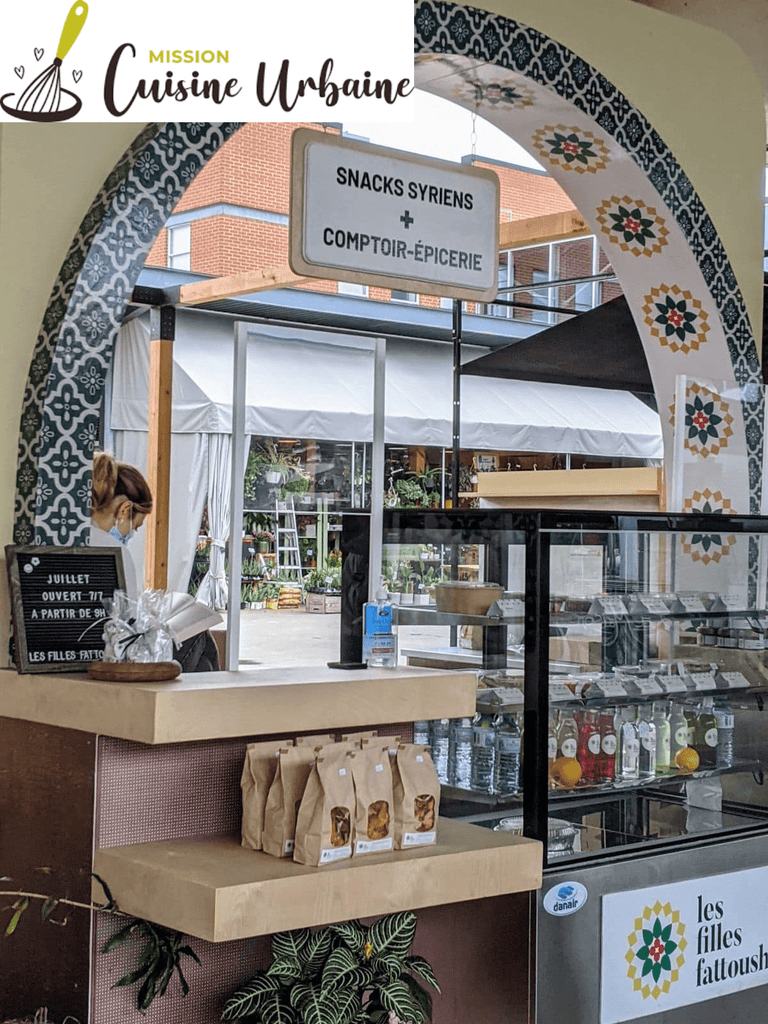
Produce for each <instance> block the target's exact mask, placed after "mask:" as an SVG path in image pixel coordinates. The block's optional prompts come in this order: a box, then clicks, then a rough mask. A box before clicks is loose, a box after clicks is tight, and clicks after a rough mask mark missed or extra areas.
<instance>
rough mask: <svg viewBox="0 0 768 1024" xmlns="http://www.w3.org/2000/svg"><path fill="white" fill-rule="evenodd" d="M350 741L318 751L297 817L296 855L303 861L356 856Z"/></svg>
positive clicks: (324, 860)
mask: <svg viewBox="0 0 768 1024" xmlns="http://www.w3.org/2000/svg"><path fill="white" fill-rule="evenodd" d="M340 748H346V744H339V743H334V744H331V745H329V746H327V747H325V748H323V750H322V751H320V753H319V754H318V757H317V760H316V761H315V764H314V767H313V768H312V772H311V774H310V776H309V781H308V782H307V786H306V789H305V790H304V798H303V799H302V801H301V807H300V808H299V815H298V818H297V821H296V845H295V847H294V850H293V859H294V860H295V861H297V862H298V863H299V864H311V865H315V866H318V865H321V864H331V863H333V862H334V861H337V860H344V859H345V858H347V857H351V856H352V838H353V837H352V828H353V815H354V809H355V787H354V784H353V782H352V771H351V768H350V765H349V761H348V759H347V749H340Z"/></svg>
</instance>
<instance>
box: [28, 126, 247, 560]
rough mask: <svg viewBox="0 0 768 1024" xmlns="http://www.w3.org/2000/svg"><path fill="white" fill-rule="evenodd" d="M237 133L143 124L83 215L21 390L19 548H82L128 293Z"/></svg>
mask: <svg viewBox="0 0 768 1024" xmlns="http://www.w3.org/2000/svg"><path fill="white" fill-rule="evenodd" d="M239 126H240V125H239V124H238V123H234V122H232V123H225V122H220V123H217V124H212V123H203V122H201V123H184V124H177V123H167V124H162V125H161V124H153V125H150V126H149V127H148V128H146V129H145V130H144V131H143V132H142V133H141V134H140V135H139V136H138V137H137V139H136V140H135V141H134V143H133V144H132V146H131V147H130V148H129V150H128V151H127V152H126V153H125V155H124V156H123V157H122V159H121V160H120V161H119V163H118V164H117V166H116V167H115V169H114V170H113V171H112V173H111V174H110V176H109V177H108V178H107V180H106V181H105V183H104V185H103V186H102V188H101V190H100V191H99V194H98V195H97V197H96V199H95V200H94V202H93V204H92V205H91V208H90V209H89V210H88V213H87V214H86V215H85V217H84V219H83V221H82V223H81V225H80V228H79V230H78V233H77V235H76V237H75V239H74V241H73V242H72V245H71V246H70V249H69V252H68V253H67V256H66V259H65V260H64V263H63V264H62V267H61V270H60V272H59V276H58V278H57V280H56V283H55V285H54V287H53V291H52V292H51V297H50V299H49V302H48V307H47V309H46V312H45V316H44V317H43V324H42V327H41V330H40V333H39V335H38V338H37V343H36V345H35V351H34V355H33V357H32V363H31V366H30V372H29V377H28V380H27V386H26V389H25V393H24V400H23V405H22V413H21V425H20V432H19V452H18V462H17V472H16V506H15V515H14V540H15V542H16V543H17V544H25V543H30V542H31V541H32V540H34V541H35V543H38V544H84V543H87V542H88V518H89V506H90V472H91V465H90V464H91V455H92V453H93V447H94V444H95V442H96V439H97V433H98V423H99V416H100V406H101V401H102V397H103V391H104V382H105V379H106V374H107V370H108V368H109V363H110V360H111V357H112V349H113V345H114V341H115V337H116V335H117V331H118V329H119V327H120V323H121V321H122V318H123V315H124V313H125V309H126V306H127V304H128V301H129V299H130V297H131V293H132V290H133V286H134V284H135V283H136V280H137V278H138V276H139V272H140V271H141V268H142V266H143V265H144V259H145V257H146V255H147V253H148V252H149V250H150V248H151V247H152V244H153V242H154V241H155V238H156V237H157V235H158V233H159V232H160V229H161V228H162V227H163V225H164V224H165V221H166V219H167V217H168V215H169V214H170V212H171V210H172V209H173V208H174V206H175V205H176V203H177V202H178V200H179V198H180V197H181V195H182V194H183V192H184V190H185V189H186V188H187V186H188V185H189V184H190V182H191V181H192V180H193V178H194V177H195V175H196V174H197V173H198V172H199V171H200V170H201V168H202V167H204V166H205V164H206V162H207V161H208V160H209V159H210V157H211V156H213V154H214V153H215V152H216V150H217V149H218V148H219V147H220V146H221V145H222V143H224V142H225V141H226V140H227V139H228V138H229V137H230V136H231V135H232V134H233V132H235V131H236V130H237V128H238V127H239Z"/></svg>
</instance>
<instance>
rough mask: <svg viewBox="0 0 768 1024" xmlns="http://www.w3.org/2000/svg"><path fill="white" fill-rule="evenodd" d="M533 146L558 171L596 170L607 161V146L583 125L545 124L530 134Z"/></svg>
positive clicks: (601, 167)
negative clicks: (577, 126)
mask: <svg viewBox="0 0 768 1024" xmlns="http://www.w3.org/2000/svg"><path fill="white" fill-rule="evenodd" d="M533 146H534V149H535V150H536V152H537V153H538V154H539V155H540V156H541V157H542V159H543V160H545V161H548V162H549V163H551V164H552V165H553V166H555V167H559V168H560V170H561V171H576V172H577V173H578V174H584V173H585V172H588V173H589V174H596V173H597V172H598V171H601V170H603V168H604V167H606V166H607V165H608V164H609V163H610V159H611V158H610V154H609V152H608V147H607V146H606V145H605V143H604V142H603V140H602V139H601V138H598V136H597V135H594V134H593V133H592V132H590V131H587V130H586V129H585V128H573V127H571V128H568V127H566V126H565V125H563V124H557V125H551V124H548V125H545V126H544V127H543V128H539V130H538V131H536V132H534V135H533Z"/></svg>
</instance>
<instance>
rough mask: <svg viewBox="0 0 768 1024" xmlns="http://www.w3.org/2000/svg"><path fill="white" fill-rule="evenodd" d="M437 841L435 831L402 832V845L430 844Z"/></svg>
mask: <svg viewBox="0 0 768 1024" xmlns="http://www.w3.org/2000/svg"><path fill="white" fill-rule="evenodd" d="M435 842H437V832H436V831H435V830H434V829H433V830H432V831H431V832H403V846H431V845H432V844H433V843H435Z"/></svg>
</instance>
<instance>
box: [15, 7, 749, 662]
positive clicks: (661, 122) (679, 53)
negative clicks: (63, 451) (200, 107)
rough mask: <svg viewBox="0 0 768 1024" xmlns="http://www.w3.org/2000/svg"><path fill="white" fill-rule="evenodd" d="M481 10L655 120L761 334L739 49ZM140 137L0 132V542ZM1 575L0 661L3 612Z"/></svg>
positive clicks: (68, 130)
mask: <svg viewBox="0 0 768 1024" xmlns="http://www.w3.org/2000/svg"><path fill="white" fill-rule="evenodd" d="M483 6H484V7H485V8H486V9H488V10H490V11H493V12H495V13H497V14H501V15H503V16H505V17H508V18H514V19H516V20H519V21H522V22H524V23H526V24H528V25H531V26H533V27H535V28H538V29H540V30H541V31H542V32H545V33H547V34H548V35H551V36H552V37H553V38H555V39H556V40H558V41H559V42H561V43H563V44H564V45H566V46H568V47H569V48H570V49H572V50H574V51H575V52H577V53H578V54H579V55H580V56H582V57H583V58H584V59H585V60H586V61H588V62H589V63H590V64H592V65H593V66H595V67H597V68H598V69H600V70H601V71H602V72H603V74H604V75H605V76H606V77H607V78H608V79H610V80H611V81H613V82H614V84H615V85H616V86H617V87H618V88H619V89H621V91H622V92H624V93H625V94H626V95H627V96H628V98H630V99H631V100H632V101H633V102H634V103H635V104H636V105H637V106H638V107H639V108H640V110H642V112H643V113H644V114H645V115H646V117H647V118H648V119H649V120H650V121H651V122H652V123H653V124H654V126H655V127H656V128H657V130H658V131H659V132H660V134H661V135H662V136H663V137H664V138H665V139H666V140H667V141H668V142H669V143H670V145H671V146H672V148H673V150H674V152H675V155H676V156H677V157H678V159H679V161H680V163H681V164H682V165H683V166H684V168H685V170H686V172H687V173H688V175H689V176H690V178H691V181H692V183H693V185H694V186H695V188H696V189H697V191H698V192H699V195H700V196H701V199H702V200H703V202H704V203H705V205H706V206H707V208H708V210H709V212H710V215H711V217H712V219H713V221H714V222H715V226H716V227H717V229H718V232H719V233H720V237H721V239H722V241H723V244H724V245H725V247H726V249H727V251H728V256H729V259H730V261H731V264H732V266H733V268H734V270H735V272H736V274H737V277H738V280H739V284H740V286H741V288H742V291H743V293H744V296H745V299H746V302H747V307H748V309H749V312H750V316H751V318H752V322H753V325H754V326H755V329H756V331H758V330H759V325H760V315H761V308H762V297H761V290H760V289H761V285H762V248H763V246H762V169H763V158H764V124H765V122H764V113H763V106H762V103H763V100H762V88H761V85H760V83H759V81H758V79H757V77H756V76H755V74H754V72H753V70H752V68H751V66H750V64H749V62H748V61H747V59H746V58H745V57H744V55H743V54H742V53H741V51H740V50H739V49H738V47H737V46H736V45H735V44H734V43H733V42H732V41H731V40H730V39H727V38H726V37H725V36H722V35H720V34H718V33H716V32H712V31H710V30H708V29H705V28H702V27H700V26H698V25H693V24H690V23H688V22H683V21H680V20H678V19H673V18H670V17H667V16H666V15H663V14H659V13H658V12H656V11H653V10H649V9H647V8H644V7H642V6H640V5H638V4H635V3H632V2H631V0H492V2H486V3H484V4H483ZM713 69H716V71H717V88H712V87H710V88H708V89H707V92H706V102H702V85H703V84H704V85H705V86H706V85H707V84H709V83H711V82H712V78H711V77H710V74H711V72H712V70H713ZM705 70H706V72H707V73H704V71H705ZM670 97H673V98H674V100H675V102H674V104H673V103H672V102H671V100H670ZM143 127H144V124H143V123H142V124H137V123H123V122H119V123H109V124H76V123H75V124H68V125H28V124H23V125H22V124H20V125H16V124H5V125H2V126H0V300H1V301H0V339H1V340H0V542H1V543H2V544H3V545H5V544H8V543H10V542H11V534H12V521H13V494H14V483H15V480H14V477H15V469H16V445H17V434H18V425H19V415H20V410H21V401H22V396H23V392H24V386H25V384H26V379H27V373H28V369H29V361H30V358H31V354H32V351H33V348H34V343H35V338H36V336H37V333H38V329H39V326H40V322H41V319H42V315H43V311H44V309H45V307H46V304H47V301H48V297H49V294H50V290H51V287H52V284H53V282H54V280H55V278H56V275H57V273H58V270H59V268H60V266H61V263H62V261H63V258H64V256H65V254H66V251H67V248H68V246H69V244H70V241H71V240H72V238H73V237H74V235H75V232H76V230H77V227H78V225H79V223H80V221H81V220H82V217H83V215H84V214H85V212H86V211H87V209H88V207H89V205H90V203H91V202H92V200H93V198H94V196H95V195H96V193H97V192H98V190H99V188H100V187H101V185H102V183H103V181H104V179H105V178H106V177H107V175H108V174H109V172H110V171H111V170H112V168H113V166H114V165H115V163H116V162H117V161H118V159H119V158H120V156H121V155H122V154H123V152H124V151H125V150H126V148H127V147H128V145H129V144H130V142H131V141H132V139H133V138H134V137H135V136H136V135H138V133H139V132H140V131H141V129H142V128H143ZM0 568H1V569H2V571H1V572H0V650H2V651H4V650H5V649H6V647H7V639H8V637H7V624H8V619H9V612H8V602H7V588H6V581H5V571H4V566H3V567H0ZM3 661H4V658H3Z"/></svg>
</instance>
